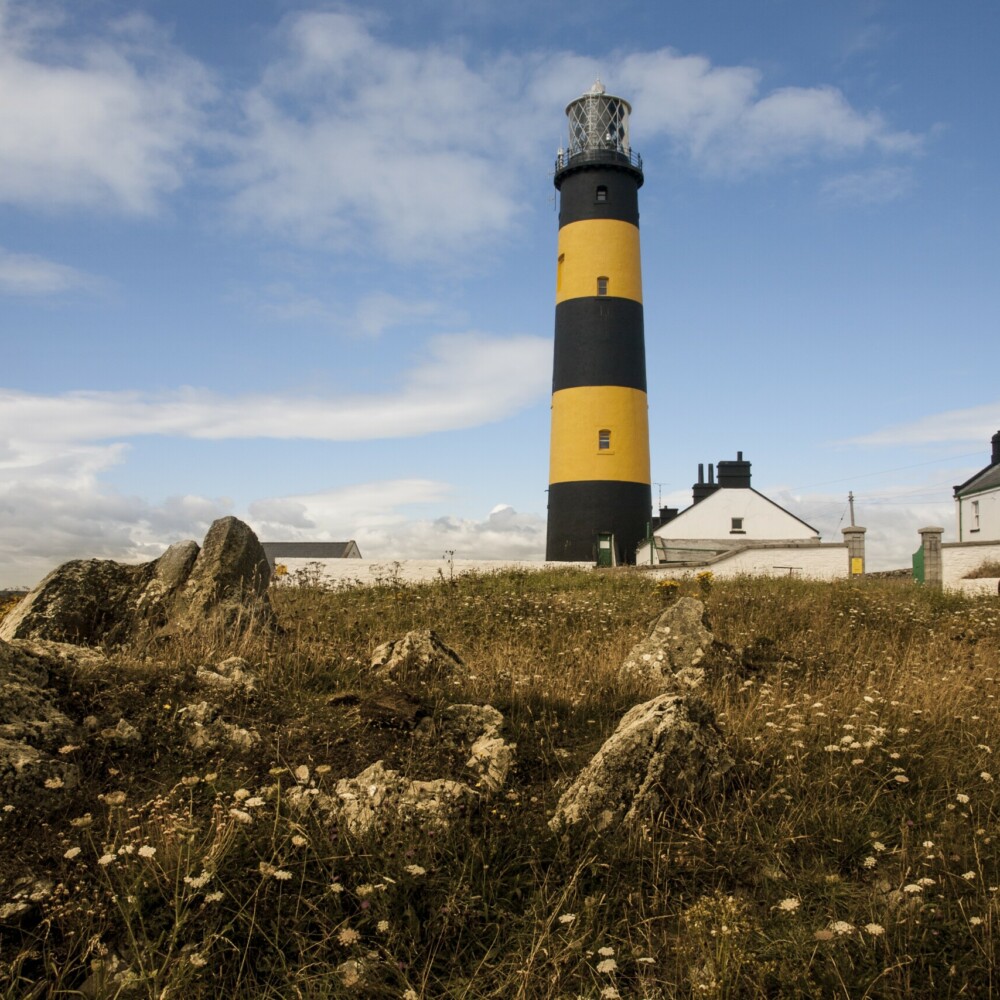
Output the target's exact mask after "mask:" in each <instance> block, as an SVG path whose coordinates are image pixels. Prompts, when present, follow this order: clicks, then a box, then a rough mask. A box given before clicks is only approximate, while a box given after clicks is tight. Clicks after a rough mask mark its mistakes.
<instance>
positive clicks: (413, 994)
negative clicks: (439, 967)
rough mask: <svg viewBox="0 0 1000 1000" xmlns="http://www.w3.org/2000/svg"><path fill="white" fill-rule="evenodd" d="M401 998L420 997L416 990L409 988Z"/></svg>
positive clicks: (413, 999)
mask: <svg viewBox="0 0 1000 1000" xmlns="http://www.w3.org/2000/svg"><path fill="white" fill-rule="evenodd" d="M400 1000H420V997H418V996H417V991H416V990H409V989H408V990H404V991H403V995H402V997H400Z"/></svg>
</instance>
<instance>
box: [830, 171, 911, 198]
mask: <svg viewBox="0 0 1000 1000" xmlns="http://www.w3.org/2000/svg"><path fill="white" fill-rule="evenodd" d="M914 186H915V183H914V179H913V171H912V170H911V169H910V168H909V167H874V168H872V169H871V170H859V171H856V172H853V173H848V174H842V175H841V176H839V177H832V178H830V179H829V180H828V181H825V182H824V184H823V186H822V188H821V189H820V190H821V193H822V194H823V195H824V196H825V197H826V198H828V199H829V200H830V201H834V202H840V203H846V204H855V205H877V204H881V203H884V202H888V201H896V200H897V199H898V198H903V197H905V196H906V195H908V194H909V193H910V192H911V191H912V190H913V188H914Z"/></svg>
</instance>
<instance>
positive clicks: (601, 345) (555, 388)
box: [545, 81, 652, 564]
mask: <svg viewBox="0 0 1000 1000" xmlns="http://www.w3.org/2000/svg"><path fill="white" fill-rule="evenodd" d="M631 110H632V109H631V107H630V106H629V104H628V102H627V101H624V100H622V99H621V98H620V97H612V96H610V95H609V94H606V93H605V90H604V86H603V85H602V84H601V82H600V81H597V82H596V83H595V84H594V86H593V87H591V88H590V90H589V91H588V92H587V93H586V94H584V95H583V96H582V97H579V98H577V100H575V101H573V102H571V103H570V105H569V106H568V107H567V108H566V115H567V117H568V118H569V145H568V147H567V149H566V150H565V151H563V150H560V151H559V154H558V157H557V159H556V171H555V186H556V188H557V190H558V191H559V193H560V208H559V249H558V263H557V265H556V268H557V269H556V331H555V359H554V364H553V374H552V437H551V445H550V461H549V505H548V506H549V510H548V537H547V539H546V545H545V558H546V559H549V560H573V561H596V562H598V563H599V564H601V563H603V564H614V563H622V562H633V561H634V560H635V550H636V546H637V545H638V544H639V543H640V542H641V541H642V539H644V538H645V537H646V534H647V530H648V523H649V519H650V512H651V507H652V501H651V495H650V485H649V483H650V479H649V423H648V414H647V403H646V348H645V343H644V339H643V324H642V273H641V268H640V263H639V197H638V193H639V188H640V187H641V186H642V160H641V158H640V157H639V155H638V154H637V153H635V152H633V151H632V148H631V146H630V145H629V132H628V127H629V121H628V119H629V113H630V111H631Z"/></svg>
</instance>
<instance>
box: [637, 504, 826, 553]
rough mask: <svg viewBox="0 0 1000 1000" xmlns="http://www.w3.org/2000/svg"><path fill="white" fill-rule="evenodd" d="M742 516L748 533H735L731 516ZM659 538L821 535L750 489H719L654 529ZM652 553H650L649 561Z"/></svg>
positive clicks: (740, 540)
mask: <svg viewBox="0 0 1000 1000" xmlns="http://www.w3.org/2000/svg"><path fill="white" fill-rule="evenodd" d="M734 517H742V518H743V529H744V531H745V534H742V535H734V534H732V531H731V529H732V519H733V518H734ZM654 534H655V535H657V536H659V537H660V538H681V539H703V540H704V539H720V540H721V539H725V540H726V541H728V542H736V543H739V542H742V541H747V540H751V539H764V540H768V539H769V540H785V539H809V538H814V539H818V538H819V533H818V532H816V531H813V529H812V528H810V527H809V526H808V525H806V524H803V523H802V522H801V521H800V520H799V519H798V518H797V517H793V516H792V515H791V514H789V513H788V511H786V510H782V508H781V507H779V506H778V505H777V504H774V503H771V501H770V500H768V499H767V498H766V497H764V496H761V494H760V493H756V492H754V490H751V489H735V490H733V489H725V490H723V489H719V490H716V491H715V492H714V493H712V494H710V495H709V496H707V497H705V499H704V500H702V501H700V502H699V503H696V504H695V505H694V506H693V507H688V509H687V510H685V511H683V512H682V513H680V514H678V515H677V517H675V518H674V519H673V520H672V521H668V522H667V523H666V524H664V525H661V526H660V527H659V528H657V529H656V531H655V532H654ZM648 558H649V554H648V552H647V561H648Z"/></svg>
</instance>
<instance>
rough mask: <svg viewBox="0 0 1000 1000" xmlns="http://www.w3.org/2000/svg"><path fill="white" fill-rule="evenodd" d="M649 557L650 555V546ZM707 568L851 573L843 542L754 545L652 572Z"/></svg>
mask: <svg viewBox="0 0 1000 1000" xmlns="http://www.w3.org/2000/svg"><path fill="white" fill-rule="evenodd" d="M646 558H647V559H648V558H649V553H648V550H647V553H646ZM640 565H641V564H640ZM706 569H707V570H711V571H712V573H713V574H714V575H715V576H718V577H723V578H724V577H731V576H794V577H800V578H802V579H807V580H840V579H844V578H846V577H847V576H848V561H847V546H846V545H844V544H842V543H839V542H831V543H830V544H828V545H796V546H785V545H773V544H772V545H753V546H747V547H746V548H745V549H737V550H734V551H733V552H730V553H726V554H724V555H721V556H718V557H716V558H715V559H711V560H708V561H707V562H706V563H705V564H704V565H701V566H685V567H684V568H683V569H681V568H673V567H670V566H666V565H662V564H661V565H660V566H657V567H656V568H655V569H653V570H652V572H653V573H655V574H656V575H657V576H660V577H672V576H692V575H694V574H695V573H700V572H701V571H702V570H706Z"/></svg>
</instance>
